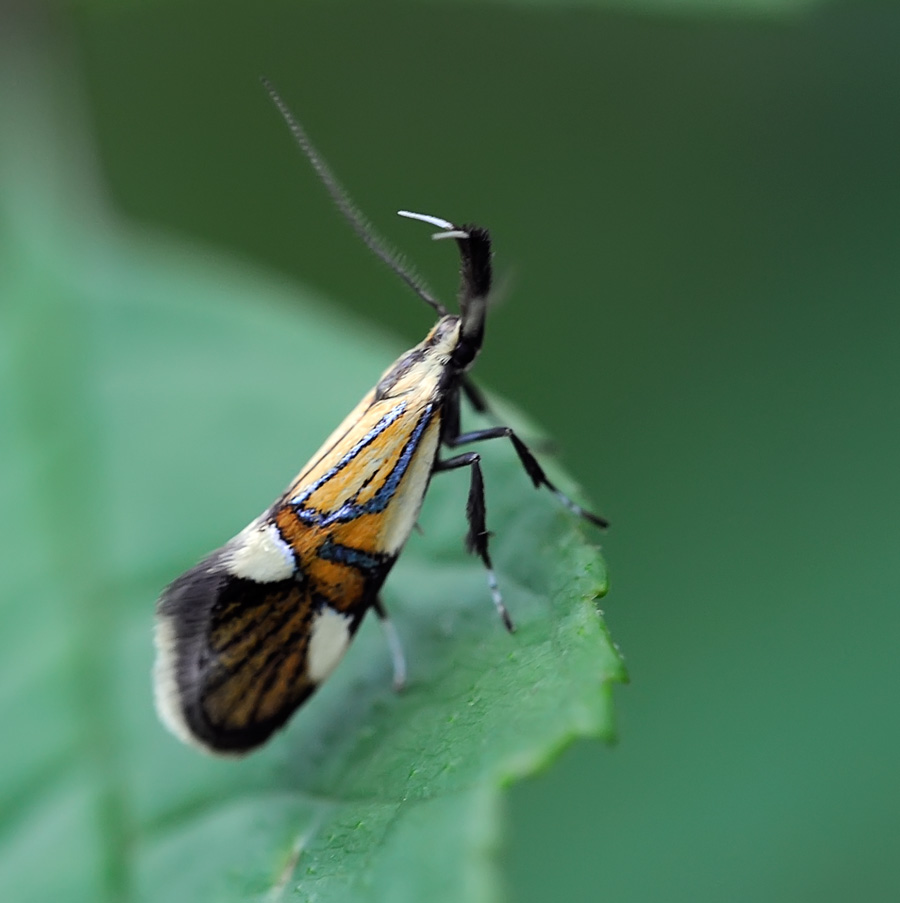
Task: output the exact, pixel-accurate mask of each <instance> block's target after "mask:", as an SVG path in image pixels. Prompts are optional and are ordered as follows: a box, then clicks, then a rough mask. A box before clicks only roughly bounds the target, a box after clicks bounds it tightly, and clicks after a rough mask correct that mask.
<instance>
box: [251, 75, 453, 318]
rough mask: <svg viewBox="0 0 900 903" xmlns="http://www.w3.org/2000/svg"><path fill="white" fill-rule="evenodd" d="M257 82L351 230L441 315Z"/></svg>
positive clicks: (278, 101) (272, 93) (284, 109)
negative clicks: (275, 108) (279, 114)
mask: <svg viewBox="0 0 900 903" xmlns="http://www.w3.org/2000/svg"><path fill="white" fill-rule="evenodd" d="M260 81H261V82H262V85H263V87H264V88H265V89H266V91H267V92H268V94H269V97H271V98H272V102H273V103H274V104H275V106H276V107H277V108H278V112H279V113H281V115H282V118H283V119H284V121H285V122H286V123H287V126H288V128H289V129H290V130H291V134H292V135H293V136H294V140H295V141H296V142H297V144H298V146H299V147H300V150H302V151H303V153H304V155H305V156H306V159H307V160H309V162H310V164H311V165H312V168H313V169H314V170H315V172H316V175H317V176H318V177H319V181H320V182H321V183H322V184H323V185H324V186H325V190H326V191H327V192H328V194H329V195H330V196H331V200H332V201H333V202H334V205H335V207H337V208H338V210H340V212H341V213H342V214H343V216H344V219H346V220H347V222H348V223H350V225H351V226H352V227H353V231H354V232H355V233H356V234H357V235H358V236H359V237H360V238H361V239H362V241H363V242H364V243H365V245H366V247H367V248H368V249H369V250H370V251H371V252H372V253H373V254H374V255H375V256H376V257H377V258H378V259H379V260H381V261H382V262H383V263H386V264H387V265H388V266H389V267H390V268H391V269H392V270H393V271H394V272H395V273H396V274H397V275H398V276H399V277H400V278H401V279H402V280H403V281H404V282H405V283H406V284H407V285H408V286H409V287H410V288H411V289H412V290H413V291H414V292H415V293H416V294H417V295H418V296H419V297H420V298H421V299H422V300H423V301H424V302H425V303H426V304H428V305H429V306H431V307H433V308H434V309H435V310H436V311H437V312H438V313H439V314H440V315H441V316H442V317H443V316H445V315H446V314H447V308H446V307H444V305H443V304H441V302H440V301H438V300H437V298H435V297H434V295H433V294H432V293H431V291H430V290H429V289H428V286H427V285H425V282H424V280H422V278H421V277H419V276H418V275H417V274H416V273H415V272H413V270H412V269H411V268H410V267H409V265H408V264H407V263H406V262H405V261H404V260H403V258H402V256H401V255H400V254H398V253H397V252H396V251H394V250H393V249H391V247H390V246H389V245H388V244H387V242H385V241H384V239H383V238H381V236H380V235H379V234H378V233H377V232H376V231H375V229H374V227H373V226H372V224H371V223H370V222H369V221H368V220H367V219H366V218H365V216H363V214H362V213H361V212H360V211H359V208H358V207H357V206H356V205H355V204H354V203H353V201H351V200H350V196H349V195H348V194H347V192H346V191H345V190H344V187H343V186H342V185H341V183H340V182H338V180H337V178H336V177H335V175H334V173H333V172H332V171H331V170H330V169H329V167H328V164H327V163H326V162H325V160H324V159H323V158H322V156H321V155H320V154H319V152H318V151H317V150H316V148H315V145H313V143H312V141H310V140H309V136H308V135H307V134H306V130H305V129H304V128H303V126H301V125H300V123H299V122H298V121H297V120H296V119H295V118H294V115H293V114H292V113H291V111H290V108H289V107H288V105H287V104H286V103H285V102H284V100H282V98H281V95H280V94H279V93H278V92H277V91H276V90H275V86H274V85H273V84H272V82H270V81H269V79H267V78H265V77H263V78H260Z"/></svg>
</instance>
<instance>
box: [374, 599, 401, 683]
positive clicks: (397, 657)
mask: <svg viewBox="0 0 900 903" xmlns="http://www.w3.org/2000/svg"><path fill="white" fill-rule="evenodd" d="M372 607H373V608H374V609H375V614H376V615H378V620H379V621H381V626H382V628H383V629H384V637H385V639H386V640H387V644H388V649H390V650H391V662H392V663H393V666H394V689H395V690H398V691H399V690H402V689H403V687H404V686H406V657H405V656H404V655H403V646H402V645H401V644H400V636H399V634H398V633H397V628H396V627H394V622H393V621H392V620H391V619H390V618H389V617H388V613H387V611H385V608H384V606H383V605H382V604H381V599H376V600H375V604H374V605H373V606H372Z"/></svg>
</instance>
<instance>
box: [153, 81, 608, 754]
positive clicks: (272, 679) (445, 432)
mask: <svg viewBox="0 0 900 903" xmlns="http://www.w3.org/2000/svg"><path fill="white" fill-rule="evenodd" d="M264 84H265V86H266V89H267V90H268V91H269V94H270V95H271V97H272V99H273V101H274V102H275V104H276V106H277V107H278V109H279V110H280V112H281V114H282V115H283V117H284V119H285V121H286V122H287V124H288V126H289V128H290V130H291V132H292V133H293V135H294V138H295V139H296V141H297V143H298V144H299V146H300V148H301V149H302V150H303V151H304V153H305V154H306V156H307V158H308V159H309V160H310V162H311V164H312V165H313V167H314V168H315V170H316V172H317V173H318V175H319V177H320V179H321V181H322V182H323V183H324V185H325V187H326V189H327V190H328V191H329V193H330V194H331V196H332V199H333V200H334V202H335V203H336V205H337V206H338V208H339V209H340V210H341V211H342V213H343V214H344V215H345V217H346V218H347V219H348V220H349V222H350V223H351V225H352V226H353V227H354V229H355V230H356V231H357V233H358V234H359V235H360V236H361V237H362V238H363V240H364V241H365V243H366V244H367V245H368V246H369V247H370V249H372V250H373V251H374V252H375V253H376V254H377V255H378V256H379V257H381V258H382V259H383V260H384V261H385V262H386V263H388V265H389V266H391V267H392V268H393V269H394V270H395V272H397V273H398V275H399V276H400V277H401V278H402V279H404V281H406V282H407V284H409V285H410V286H411V287H412V288H413V289H414V290H415V291H416V293H417V294H418V295H419V296H420V297H421V298H422V299H423V300H424V301H426V302H427V303H428V304H429V305H431V307H433V308H434V309H435V310H436V311H437V313H438V315H439V319H438V321H437V323H436V324H435V325H434V327H433V328H432V329H431V331H430V332H429V333H428V335H426V336H425V338H424V339H423V340H422V341H421V342H420V343H419V344H418V345H416V346H415V347H414V348H411V349H410V350H409V351H407V352H406V353H405V354H403V355H402V356H401V357H400V358H399V359H398V360H397V361H395V362H394V363H393V364H391V366H390V367H388V369H387V370H386V371H385V372H384V373H383V374H382V376H381V378H380V379H379V380H378V382H377V383H376V385H375V387H374V388H373V389H372V390H371V391H370V392H369V393H368V394H367V395H366V396H365V397H364V398H363V399H362V401H360V403H359V404H358V405H357V406H356V408H354V410H353V411H351V412H350V414H348V415H347V417H346V418H345V419H344V421H343V422H342V423H341V424H340V426H338V428H337V429H336V430H335V431H334V432H333V433H332V434H331V436H329V437H328V439H326V440H325V442H324V444H323V445H322V447H321V448H320V449H319V451H317V452H316V453H315V454H314V455H313V457H312V459H311V460H310V461H309V463H308V464H307V465H306V466H305V467H304V468H303V470H301V471H300V473H299V474H298V475H297V477H296V478H295V479H294V480H293V482H291V484H290V485H289V486H288V488H287V489H286V490H285V492H284V493H283V494H282V495H281V496H280V497H279V498H278V499H276V500H275V502H274V503H273V504H272V505H271V506H269V507H268V508H267V509H266V510H265V511H264V512H263V513H262V514H260V516H259V517H257V518H256V519H255V520H254V521H252V522H251V523H250V524H248V525H247V526H246V527H245V528H244V529H243V530H241V532H240V533H238V534H237V535H236V536H235V537H233V538H232V539H231V540H229V541H228V542H227V543H225V545H224V546H222V547H221V548H219V549H217V550H215V551H214V552H212V553H210V554H209V555H207V556H206V558H204V559H203V560H202V561H201V562H200V563H199V564H197V565H196V566H194V567H193V568H191V569H190V570H189V571H187V572H186V573H184V574H182V575H181V576H180V577H178V578H177V579H176V580H174V581H173V582H172V583H171V584H170V585H169V586H168V587H166V589H165V590H163V592H162V594H161V596H160V598H159V600H158V602H157V607H156V650H157V658H156V664H155V668H154V684H155V698H156V706H157V710H158V712H159V715H160V717H161V719H162V721H163V722H164V723H165V724H166V726H167V727H168V728H169V729H170V730H172V731H173V732H174V733H175V734H176V735H177V736H178V737H179V738H181V739H182V740H184V741H185V742H187V743H190V744H192V745H194V746H197V747H199V748H201V749H203V750H204V751H206V752H210V753H217V754H226V755H228V754H231V755H241V754H244V753H247V752H249V751H251V750H253V749H254V748H256V747H258V746H260V745H261V744H262V743H264V742H265V741H266V740H268V739H269V737H270V736H271V735H272V734H273V732H275V731H277V730H278V729H279V728H281V727H282V726H283V725H284V724H285V723H286V722H287V720H288V719H289V718H290V716H291V715H292V714H293V712H294V711H295V710H296V709H297V707H298V706H299V705H301V704H302V703H303V702H304V701H305V700H306V699H307V698H308V697H309V696H310V695H311V694H312V693H313V692H315V690H316V688H317V687H319V686H320V685H321V684H322V682H323V681H325V680H326V679H327V678H328V676H329V675H330V674H331V672H332V671H333V670H334V668H335V667H336V666H337V664H338V662H339V661H340V660H341V658H342V657H343V655H344V653H345V652H346V650H347V647H348V646H349V644H350V641H351V640H352V638H353V636H354V634H355V633H356V631H357V629H358V628H359V625H360V623H361V622H362V620H363V618H364V617H365V615H366V614H367V613H368V612H369V611H374V612H375V614H376V615H377V616H378V618H379V619H380V620H381V622H382V624H383V625H384V627H385V633H386V637H387V641H388V645H389V647H390V649H391V654H392V657H393V667H394V684H395V686H397V687H398V688H399V687H401V686H402V685H403V683H404V681H405V675H406V664H405V660H404V657H403V652H402V648H401V646H400V643H399V639H398V636H397V633H396V630H395V628H394V627H393V624H392V622H391V621H390V620H389V619H388V617H387V613H386V611H385V609H384V606H383V605H382V602H381V599H380V595H379V594H380V591H381V588H382V585H383V583H384V581H385V578H386V577H387V575H388V574H389V572H390V570H391V568H392V567H393V565H394V562H395V561H396V560H397V556H398V555H399V554H400V552H401V550H402V549H403V546H404V545H405V543H406V541H407V539H408V538H409V535H410V533H411V531H412V529H413V527H414V525H415V523H416V519H417V517H418V514H419V509H420V508H421V506H422V501H423V499H424V497H425V493H426V491H427V489H428V485H429V483H430V481H431V479H432V477H434V476H435V475H437V474H440V473H443V472H445V471H448V470H455V469H457V468H468V470H469V473H470V477H471V478H470V485H469V493H468V500H467V502H466V518H467V521H468V533H467V536H466V545H467V547H468V549H469V550H470V551H471V552H474V553H475V554H477V555H478V556H479V557H480V558H481V560H482V562H483V563H484V566H485V568H486V570H487V581H488V585H489V588H490V593H491V596H492V598H493V602H494V605H495V606H496V608H497V611H498V612H499V614H500V617H501V618H502V620H503V623H504V624H505V626H506V628H507V629H508V630H510V631H512V630H513V629H514V628H513V622H512V619H511V618H510V615H509V613H508V612H507V610H506V607H505V605H504V604H503V599H502V596H501V593H500V589H499V587H498V584H497V579H496V576H495V574H494V569H493V565H492V562H491V556H490V553H489V550H488V537H489V535H490V534H489V533H488V530H487V525H486V523H485V499H484V480H483V476H482V469H481V464H480V456H479V454H478V452H476V451H461V452H458V451H457V450H458V449H460V448H461V447H462V446H467V445H470V444H473V443H478V442H482V441H486V440H489V439H500V438H504V439H509V440H510V442H511V443H512V445H513V448H514V449H515V452H516V454H517V455H518V457H519V460H520V461H521V463H522V466H523V467H524V469H525V471H526V472H527V474H528V476H529V477H530V478H531V480H532V482H533V483H534V485H535V486H536V487H545V488H546V489H548V490H550V491H551V492H553V493H554V494H555V495H556V496H557V497H558V498H559V500H560V501H561V502H562V503H563V504H564V505H566V506H567V507H568V508H569V509H571V511H573V512H574V513H575V514H576V515H577V516H579V517H582V518H585V519H586V520H588V521H591V522H593V523H594V524H596V525H598V526H600V527H605V526H606V525H607V522H606V521H605V520H604V519H603V518H601V517H598V516H597V515H595V514H591V513H590V512H588V511H586V510H584V509H583V508H581V507H580V506H579V505H577V504H576V503H575V502H574V501H572V500H571V499H570V498H569V497H568V496H566V495H564V494H563V493H562V492H561V491H560V490H559V489H558V488H557V487H556V486H555V485H554V484H553V483H551V482H550V480H549V479H547V476H546V474H545V473H544V470H543V468H542V467H541V466H540V464H539V463H538V461H537V459H536V458H535V456H534V455H533V454H532V452H531V451H530V449H529V448H528V447H527V446H526V444H525V443H524V442H523V441H522V440H521V439H520V438H519V436H517V435H516V433H515V432H514V431H513V430H512V429H511V428H509V427H506V426H496V427H490V428H487V429H480V430H475V431H472V432H462V431H461V428H460V404H461V401H462V399H463V398H465V399H466V400H467V401H468V402H469V403H470V404H471V405H472V407H473V408H474V409H475V410H476V411H479V412H485V411H486V410H487V405H486V404H485V400H484V397H483V396H482V394H481V393H480V391H478V389H477V388H476V387H475V386H474V385H473V383H472V382H471V381H470V379H469V377H468V372H469V370H470V368H471V367H472V364H473V363H474V361H475V359H476V358H477V356H478V353H479V352H480V350H481V346H482V342H483V339H484V326H485V315H486V312H487V304H488V295H489V292H490V288H491V278H492V277H491V273H492V269H491V253H492V252H491V239H490V235H489V234H488V231H487V230H486V229H483V228H481V227H479V226H474V225H463V226H457V225H454V224H453V223H451V222H449V221H447V220H444V219H441V218H439V217H434V216H428V215H423V214H416V213H411V212H409V211H400V215H402V216H405V217H409V218H412V219H417V220H421V221H424V222H425V223H428V224H430V225H432V226H433V227H435V228H436V229H437V230H438V232H437V233H436V234H435V235H434V237H435V238H439V239H449V240H452V241H454V242H455V243H456V246H457V248H458V249H459V255H460V262H461V282H460V289H459V298H458V307H459V312H458V313H456V314H453V313H449V312H448V311H447V309H446V308H445V307H444V306H443V305H442V304H441V303H440V302H439V301H437V300H436V299H435V298H434V297H433V296H432V294H431V293H430V292H429V291H428V290H427V289H426V288H425V287H424V284H423V283H421V282H420V281H419V280H418V279H417V278H416V277H414V276H413V275H412V274H411V273H410V272H409V270H408V269H407V268H406V267H404V266H403V265H402V264H401V263H400V262H399V260H398V259H397V258H396V257H395V256H394V255H393V254H392V253H391V252H390V251H388V250H387V248H386V246H385V245H384V244H383V243H382V242H381V240H380V239H379V238H378V237H377V236H376V235H375V233H374V231H373V230H372V229H371V227H370V226H369V225H368V224H367V223H366V222H365V220H364V219H363V218H362V216H361V215H360V214H359V213H358V211H357V210H356V208H355V207H354V206H353V205H352V203H351V202H350V201H349V199H348V196H347V195H346V193H345V192H344V191H343V189H342V188H341V186H340V185H339V183H338V182H337V181H336V179H335V178H334V176H333V175H332V173H331V171H330V170H329V169H328V167H327V166H326V164H325V163H324V161H323V159H322V158H321V157H320V156H319V154H318V152H317V151H316V150H315V148H314V147H313V146H312V144H311V143H310V141H309V138H308V137H307V135H306V133H305V131H304V130H303V129H302V127H301V126H300V125H299V123H298V122H297V121H296V120H295V119H294V117H293V116H292V115H291V113H290V111H289V110H288V108H287V106H286V105H285V103H284V102H283V101H282V99H281V97H280V96H279V95H278V94H277V93H276V92H275V90H274V88H273V87H272V86H271V84H269V83H268V82H266V81H264Z"/></svg>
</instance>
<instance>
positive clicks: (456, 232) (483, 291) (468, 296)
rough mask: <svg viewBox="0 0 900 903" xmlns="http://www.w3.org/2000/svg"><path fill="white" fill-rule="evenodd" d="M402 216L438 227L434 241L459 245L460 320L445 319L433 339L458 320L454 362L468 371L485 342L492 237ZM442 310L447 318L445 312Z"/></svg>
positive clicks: (446, 223) (444, 222)
mask: <svg viewBox="0 0 900 903" xmlns="http://www.w3.org/2000/svg"><path fill="white" fill-rule="evenodd" d="M399 213H400V216H406V217H409V218H410V219H418V220H422V221H423V222H426V223H430V224H431V225H433V226H437V227H438V228H439V229H440V230H441V231H440V232H436V233H435V234H434V235H433V236H432V238H435V239H443V238H452V239H454V240H455V241H456V244H457V247H458V248H459V256H460V288H459V317H458V318H456V317H449V316H444V317H442V319H441V320H440V321H439V322H438V325H437V326H436V327H435V328H434V329H433V330H432V332H431V335H434V334H435V333H437V331H438V330H439V329H440V328H441V324H442V323H443V322H444V321H445V320H451V319H452V320H457V319H458V325H459V332H458V337H457V340H456V346H455V347H454V348H453V351H452V355H451V361H452V363H453V365H454V367H456V368H457V369H458V370H467V369H468V368H469V367H470V366H471V364H472V362H473V361H474V360H475V357H476V356H477V355H478V352H479V351H480V350H481V345H482V342H483V341H484V321H485V316H486V314H487V303H488V295H489V294H490V291H491V275H492V268H491V236H490V233H489V232H488V230H487V229H482V228H481V226H472V225H467V226H454V225H453V223H451V222H449V221H448V220H445V219H440V217H437V216H430V215H428V214H424V213H410V212H409V211H408V210H401V211H399ZM438 310H439V312H440V313H442V314H446V311H445V310H443V309H442V308H438ZM431 335H429V338H430V337H431ZM426 341H428V340H427V339H426Z"/></svg>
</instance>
